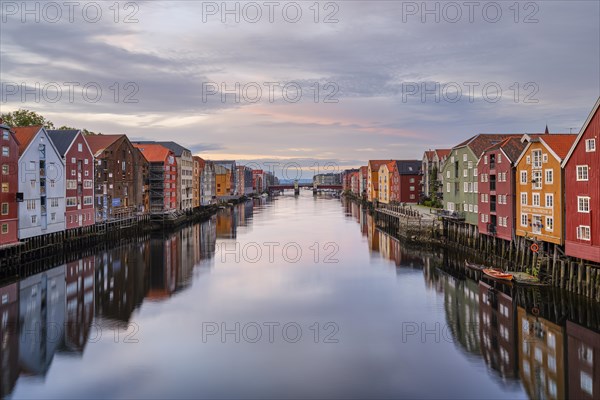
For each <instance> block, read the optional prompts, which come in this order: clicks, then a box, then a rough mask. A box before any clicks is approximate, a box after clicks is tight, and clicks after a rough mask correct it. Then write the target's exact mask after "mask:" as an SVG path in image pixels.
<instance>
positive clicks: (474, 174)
mask: <svg viewBox="0 0 600 400" xmlns="http://www.w3.org/2000/svg"><path fill="white" fill-rule="evenodd" d="M473 176H477V168H473Z"/></svg>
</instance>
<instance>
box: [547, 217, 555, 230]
mask: <svg viewBox="0 0 600 400" xmlns="http://www.w3.org/2000/svg"><path fill="white" fill-rule="evenodd" d="M548 222H551V224H549V223H548ZM546 230H547V231H548V232H553V231H554V217H546Z"/></svg>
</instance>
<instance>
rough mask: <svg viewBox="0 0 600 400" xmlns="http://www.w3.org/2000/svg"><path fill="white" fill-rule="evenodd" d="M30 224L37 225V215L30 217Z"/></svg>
mask: <svg viewBox="0 0 600 400" xmlns="http://www.w3.org/2000/svg"><path fill="white" fill-rule="evenodd" d="M31 223H32V224H36V223H37V215H32V216H31Z"/></svg>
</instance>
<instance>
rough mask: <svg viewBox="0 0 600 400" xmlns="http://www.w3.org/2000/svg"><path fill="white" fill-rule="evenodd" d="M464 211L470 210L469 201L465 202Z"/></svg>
mask: <svg viewBox="0 0 600 400" xmlns="http://www.w3.org/2000/svg"><path fill="white" fill-rule="evenodd" d="M463 211H469V206H468V205H467V203H464V204H463Z"/></svg>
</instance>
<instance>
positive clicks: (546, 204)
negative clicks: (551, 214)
mask: <svg viewBox="0 0 600 400" xmlns="http://www.w3.org/2000/svg"><path fill="white" fill-rule="evenodd" d="M548 199H550V201H548ZM548 203H552V204H550V205H548ZM544 207H548V208H552V207H554V194H553V193H546V196H545V198H544Z"/></svg>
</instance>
